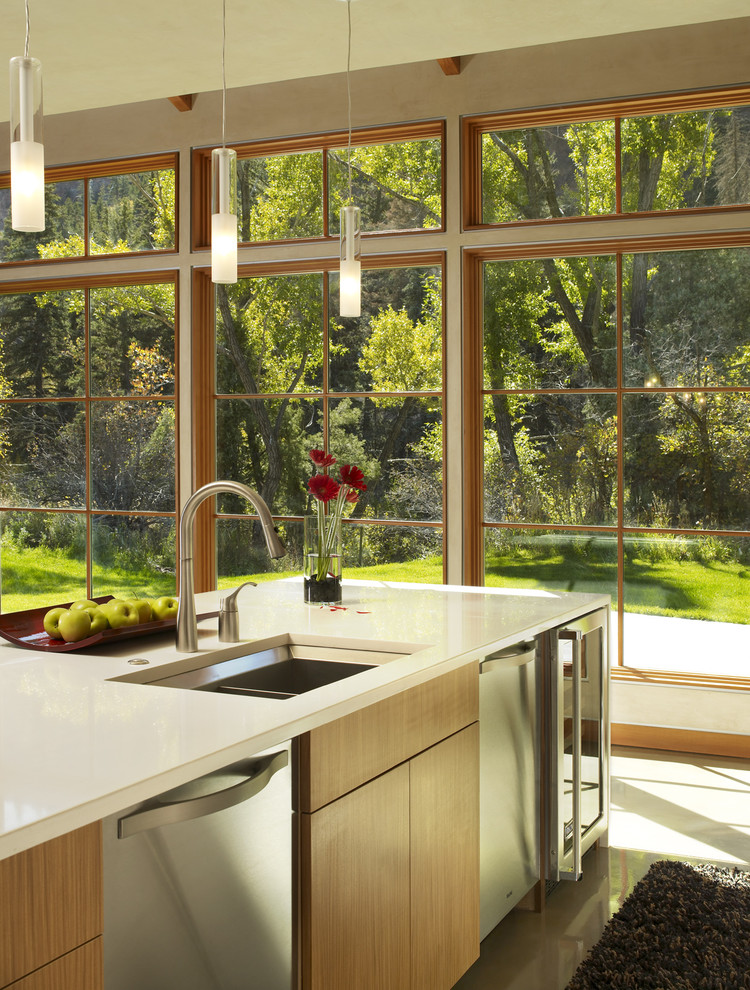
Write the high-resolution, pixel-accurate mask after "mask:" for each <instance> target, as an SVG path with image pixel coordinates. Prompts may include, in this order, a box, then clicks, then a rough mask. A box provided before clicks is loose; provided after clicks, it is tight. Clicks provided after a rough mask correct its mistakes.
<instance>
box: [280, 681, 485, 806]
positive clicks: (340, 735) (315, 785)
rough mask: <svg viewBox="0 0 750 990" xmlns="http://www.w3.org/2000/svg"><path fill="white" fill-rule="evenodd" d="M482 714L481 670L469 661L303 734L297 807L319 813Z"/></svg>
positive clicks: (300, 749) (300, 741)
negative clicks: (332, 802) (480, 698)
mask: <svg viewBox="0 0 750 990" xmlns="http://www.w3.org/2000/svg"><path fill="white" fill-rule="evenodd" d="M478 716H479V668H478V665H477V664H467V665H466V666H464V667H459V668H458V669H457V670H453V671H451V672H450V673H448V674H443V675H441V676H440V677H436V678H434V679H433V680H431V681H426V682H425V683H424V684H419V685H417V686H416V687H413V688H409V689H408V690H406V691H402V692H401V693H400V694H397V695H394V696H393V697H392V698H385V699H384V700H383V701H378V702H376V703H375V704H374V705H369V706H368V707H367V708H363V709H362V710H361V711H358V712H353V713H352V714H351V715H346V716H344V718H340V719H337V720H336V721H335V722H330V723H329V724H327V725H321V726H320V727H319V728H317V729H313V730H312V731H311V732H307V733H305V734H304V735H302V736H300V738H299V774H298V786H297V793H296V795H295V801H296V810H298V811H306V812H311V811H316V810H317V809H318V808H321V807H323V805H325V804H328V803H329V802H330V801H334V800H335V799H336V798H337V797H340V796H341V795H342V794H346V793H348V792H349V791H351V790H353V789H354V788H355V787H359V786H360V785H361V784H364V783H365V782H366V781H368V780H372V779H373V778H374V777H377V776H378V775H379V774H381V773H385V772H386V771H387V770H390V769H391V767H394V766H397V765H398V764H399V763H403V762H404V761H406V760H408V759H410V758H411V757H412V756H415V755H416V754H417V753H421V752H422V751H423V750H425V749H427V748H428V747H430V746H433V745H434V744H435V743H437V742H439V741H440V740H441V739H445V738H446V737H447V736H450V735H453V733H455V732H458V731H459V730H460V729H463V728H464V727H465V726H467V725H470V724H471V723H472V722H475V721H476V720H477V718H478Z"/></svg>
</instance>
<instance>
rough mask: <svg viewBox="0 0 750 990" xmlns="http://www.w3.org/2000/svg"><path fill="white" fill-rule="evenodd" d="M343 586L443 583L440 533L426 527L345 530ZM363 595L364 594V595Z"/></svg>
mask: <svg viewBox="0 0 750 990" xmlns="http://www.w3.org/2000/svg"><path fill="white" fill-rule="evenodd" d="M343 537H344V582H346V578H347V575H348V576H349V577H350V578H352V579H354V578H356V579H357V580H358V581H413V582H416V583H418V584H442V583H443V529H442V527H428V526H365V525H361V526H357V525H356V524H355V525H350V526H344V529H343ZM363 594H366V592H363Z"/></svg>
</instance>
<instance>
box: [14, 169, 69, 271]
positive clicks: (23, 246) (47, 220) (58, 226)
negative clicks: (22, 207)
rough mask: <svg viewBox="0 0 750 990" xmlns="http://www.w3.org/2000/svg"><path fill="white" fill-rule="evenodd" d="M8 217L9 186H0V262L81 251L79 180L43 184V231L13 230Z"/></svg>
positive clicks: (56, 256) (62, 255) (50, 256)
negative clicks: (2, 187)
mask: <svg viewBox="0 0 750 990" xmlns="http://www.w3.org/2000/svg"><path fill="white" fill-rule="evenodd" d="M10 221H11V217H10V188H7V189H0V262H7V261H31V260H33V259H34V258H79V257H81V256H82V255H84V254H85V246H84V239H83V180H82V179H74V180H71V181H69V182H48V183H46V184H45V187H44V230H43V231H40V232H39V233H26V232H22V231H15V230H13V229H12V228H11V226H10Z"/></svg>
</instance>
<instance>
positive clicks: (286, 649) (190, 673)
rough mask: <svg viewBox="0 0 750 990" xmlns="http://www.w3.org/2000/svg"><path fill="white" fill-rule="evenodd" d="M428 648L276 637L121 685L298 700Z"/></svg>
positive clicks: (131, 677) (144, 674)
mask: <svg viewBox="0 0 750 990" xmlns="http://www.w3.org/2000/svg"><path fill="white" fill-rule="evenodd" d="M425 646H426V644H420V645H407V644H398V643H393V644H380V643H372V644H369V643H368V644H364V643H358V644H356V645H352V646H349V645H342V642H341V641H340V640H339V641H338V642H335V643H332V642H322V641H319V640H317V639H314V638H311V639H310V640H304V639H300V638H297V637H292V636H281V637H274V639H273V641H272V642H270V641H266V642H265V643H256V644H253V647H254V648H253V647H251V648H250V649H248V647H245V648H244V652H243V653H242V655H241V656H234V657H229V658H223V659H218V658H216V657H215V656H214V657H211V658H208V660H206V658H201V660H202V665H201V666H193V667H191V668H190V669H186V667H185V663H186V662H187V663H192V664H194V663H195V658H191V659H190V661H180V662H178V663H177V664H169V665H167V666H166V667H163V668H162V669H161V670H160V671H148V672H146V671H139V672H138V674H136V675H127V676H125V677H118V678H115V680H120V681H138V682H140V683H146V684H150V685H153V686H156V687H172V688H183V689H184V690H188V691H216V692H221V693H226V694H241V695H249V696H252V697H261V698H278V699H284V698H294V697H296V696H297V695H299V694H304V693H305V692H307V691H313V690H315V688H319V687H323V686H325V685H326V684H333V683H335V682H336V681H340V680H343V679H344V678H346V677H352V676H353V675H354V674H359V673H361V672H362V671H365V670H370V669H371V668H372V667H377V666H380V665H381V664H383V663H387V662H389V661H391V660H395V659H398V658H400V657H404V656H408V655H409V654H411V653H414V652H416V651H417V650H419V649H424V648H425Z"/></svg>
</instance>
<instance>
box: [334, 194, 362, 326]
mask: <svg viewBox="0 0 750 990" xmlns="http://www.w3.org/2000/svg"><path fill="white" fill-rule="evenodd" d="M359 214H360V210H359V207H358V206H342V207H341V266H340V269H339V272H340V274H339V313H340V315H341V316H360V315H361V313H362V263H361V255H362V252H361V227H360V220H359Z"/></svg>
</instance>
